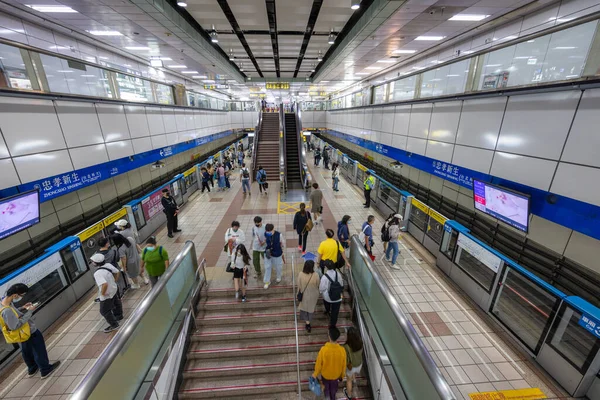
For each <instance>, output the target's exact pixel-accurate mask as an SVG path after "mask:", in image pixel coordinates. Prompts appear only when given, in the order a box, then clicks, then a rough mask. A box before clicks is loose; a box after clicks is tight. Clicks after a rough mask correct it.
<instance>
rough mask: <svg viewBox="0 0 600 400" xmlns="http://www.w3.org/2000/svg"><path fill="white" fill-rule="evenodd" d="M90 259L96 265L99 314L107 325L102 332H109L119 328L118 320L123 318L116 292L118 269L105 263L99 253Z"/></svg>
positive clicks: (95, 279)
mask: <svg viewBox="0 0 600 400" xmlns="http://www.w3.org/2000/svg"><path fill="white" fill-rule="evenodd" d="M90 261H91V262H92V263H93V265H94V266H95V267H96V270H95V271H94V281H96V286H98V298H99V299H100V314H101V315H102V316H103V317H104V319H105V320H106V322H108V326H107V327H106V328H104V330H103V332H104V333H109V332H112V331H115V330H117V329H119V321H121V320H122V319H123V304H122V303H121V299H120V298H119V294H118V293H117V279H118V278H119V270H118V269H117V267H116V266H114V265H112V264H111V263H106V262H105V261H104V256H103V255H102V254H100V253H96V254H94V255H93V256H92V257H90Z"/></svg>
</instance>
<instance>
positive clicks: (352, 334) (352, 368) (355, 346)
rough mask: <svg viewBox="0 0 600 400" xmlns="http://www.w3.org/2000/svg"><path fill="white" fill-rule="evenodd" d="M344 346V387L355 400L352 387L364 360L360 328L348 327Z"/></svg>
mask: <svg viewBox="0 0 600 400" xmlns="http://www.w3.org/2000/svg"><path fill="white" fill-rule="evenodd" d="M342 347H343V348H344V350H345V351H346V387H345V388H344V394H345V395H346V398H348V399H350V400H353V399H354V397H352V387H353V386H354V381H355V380H356V375H358V374H359V373H360V369H361V368H362V362H363V357H362V353H363V341H362V339H361V337H360V332H359V331H358V329H356V328H355V327H353V326H351V327H350V328H348V330H347V331H346V344H344V346H342Z"/></svg>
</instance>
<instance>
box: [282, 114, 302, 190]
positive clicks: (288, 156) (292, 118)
mask: <svg viewBox="0 0 600 400" xmlns="http://www.w3.org/2000/svg"><path fill="white" fill-rule="evenodd" d="M285 143H286V149H285V160H286V163H287V184H288V188H289V189H302V173H301V171H300V159H299V157H298V132H297V131H296V114H294V113H286V114H285Z"/></svg>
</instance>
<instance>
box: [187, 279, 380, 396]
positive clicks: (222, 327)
mask: <svg viewBox="0 0 600 400" xmlns="http://www.w3.org/2000/svg"><path fill="white" fill-rule="evenodd" d="M234 294H235V292H234V290H233V288H232V289H223V288H219V289H211V288H210V287H209V288H208V290H207V291H206V296H204V298H203V299H202V300H201V301H200V303H199V305H198V308H199V311H198V315H197V319H196V325H197V327H198V330H197V331H196V332H195V333H194V334H192V335H191V337H190V345H189V348H188V353H187V361H186V365H185V367H184V369H183V376H182V383H181V385H180V387H179V393H178V398H180V399H208V398H211V399H235V398H238V397H239V398H240V399H241V398H244V399H264V400H285V399H290V400H291V399H294V400H297V399H298V373H297V368H298V365H299V368H300V381H301V382H300V383H301V387H302V397H303V398H311V399H312V398H313V397H314V396H313V395H312V394H311V393H310V391H309V390H308V378H309V376H310V375H311V374H312V372H313V371H314V363H315V360H316V358H317V354H318V352H319V349H320V348H321V346H322V345H323V344H324V343H325V342H326V341H327V340H328V339H327V324H328V319H327V317H326V316H325V314H324V313H323V305H322V299H321V300H319V304H318V305H317V309H316V311H315V314H314V318H313V322H312V327H313V328H312V333H310V334H309V333H307V332H306V331H305V330H304V321H298V351H299V359H297V357H296V330H295V324H294V297H293V296H294V293H293V289H292V286H284V285H282V286H271V287H270V288H269V289H268V290H265V289H263V288H262V286H261V287H250V288H248V290H247V298H248V300H247V301H246V303H242V302H241V300H238V299H236V298H235V297H234ZM348 299H349V296H348V294H347V293H346V294H345V300H344V304H342V307H341V310H340V316H339V320H338V325H337V326H338V328H339V329H340V331H341V332H342V336H341V337H340V340H339V341H340V343H344V342H345V340H346V337H345V333H344V328H346V327H349V326H350V325H351V322H350V314H351V309H350V303H349V300H348ZM365 374H366V371H365V372H362V373H361V375H363V377H359V378H358V379H357V381H356V383H357V385H356V388H355V389H354V395H355V397H357V398H359V399H363V398H365V399H366V398H370V397H371V396H370V394H369V393H370V392H369V389H368V387H367V380H366V378H364V375H365ZM342 386H343V385H342V384H341V383H340V390H339V392H338V398H339V399H342V398H345V397H344V395H343V393H342Z"/></svg>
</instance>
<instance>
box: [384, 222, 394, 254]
mask: <svg viewBox="0 0 600 400" xmlns="http://www.w3.org/2000/svg"><path fill="white" fill-rule="evenodd" d="M394 215H396V214H395V213H391V214H390V215H388V217H387V218H386V219H385V222H384V223H383V225H382V226H381V243H383V252H384V253H386V254H387V249H388V243H389V242H390V237H389V234H388V229H389V227H390V223H391V222H392V220H393V219H394Z"/></svg>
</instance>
